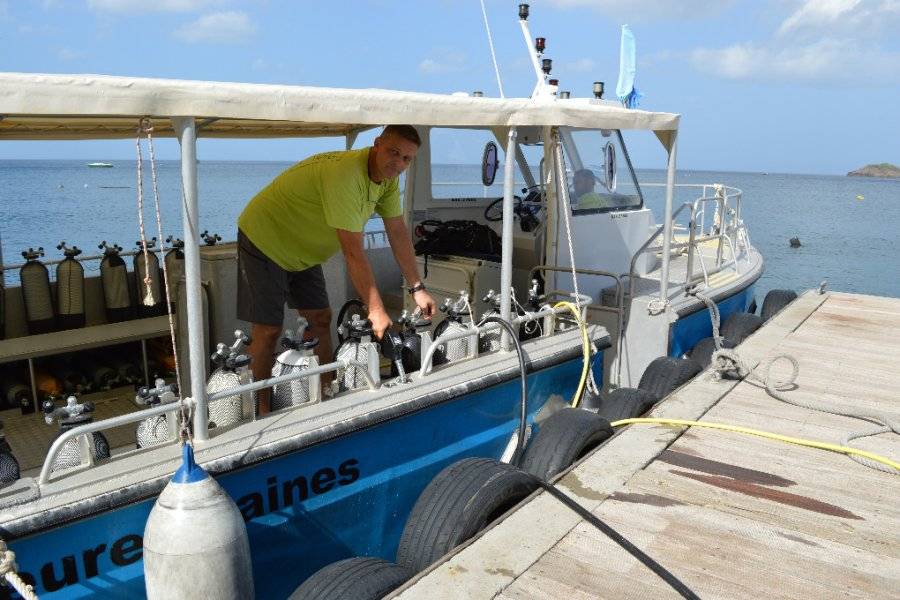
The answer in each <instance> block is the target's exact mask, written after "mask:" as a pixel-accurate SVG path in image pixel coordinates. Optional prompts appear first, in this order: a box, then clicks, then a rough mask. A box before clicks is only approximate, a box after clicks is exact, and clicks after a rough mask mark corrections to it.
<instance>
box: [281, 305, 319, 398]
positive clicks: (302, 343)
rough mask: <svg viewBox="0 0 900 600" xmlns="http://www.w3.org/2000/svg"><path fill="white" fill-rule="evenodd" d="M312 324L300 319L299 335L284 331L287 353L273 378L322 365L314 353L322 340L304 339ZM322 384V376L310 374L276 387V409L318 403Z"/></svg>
mask: <svg viewBox="0 0 900 600" xmlns="http://www.w3.org/2000/svg"><path fill="white" fill-rule="evenodd" d="M308 325H309V323H308V322H307V321H306V319H304V318H303V317H299V318H298V319H297V331H296V333H292V332H291V331H290V330H288V331H285V332H284V337H282V338H281V347H282V348H283V349H284V352H282V353H281V354H279V355H278V357H277V358H275V364H274V365H272V377H280V376H282V375H291V374H293V373H297V372H298V371H305V370H307V369H310V368H313V367H317V366H318V365H319V359H318V358H317V357H316V355H315V352H314V349H315V347H316V346H317V345H318V344H319V340H318V338H313V339H310V340H305V339H304V338H303V336H304V334H305V333H306V328H307V326H308ZM320 382H321V376H320V375H310V376H308V377H303V378H301V379H294V380H293V381H289V382H287V383H279V384H278V385H276V386H274V387H273V388H272V400H271V403H272V410H279V409H282V408H287V407H289V406H299V405H301V404H310V403H313V402H318V401H319V400H320V398H321V394H322V389H321V383H320Z"/></svg>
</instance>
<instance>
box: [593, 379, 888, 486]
mask: <svg viewBox="0 0 900 600" xmlns="http://www.w3.org/2000/svg"><path fill="white" fill-rule="evenodd" d="M582 379H583V378H582ZM632 424H644V425H669V426H672V427H706V428H708V429H721V430H723V431H734V432H737V433H745V434H747V435H755V436H759V437H763V438H768V439H770V440H777V441H779V442H785V443H787V444H796V445H798V446H807V447H809V448H818V449H819V450H828V451H830V452H838V453H840V454H855V455H857V456H862V457H864V458H868V459H869V460H874V461H875V462H878V463H881V464H884V465H887V466H889V467H892V468H894V469H897V470H898V471H900V463H898V462H896V461H893V460H891V459H889V458H886V457H884V456H881V455H879V454H875V453H874V452H868V451H866V450H859V449H857V448H851V447H850V446H839V445H837V444H829V443H826V442H816V441H813V440H805V439H803V438H795V437H789V436H786V435H780V434H777V433H771V432H768V431H760V430H759V429H750V428H748V427H739V426H737V425H727V424H725V423H707V422H703V421H687V420H684V419H656V418H652V417H648V418H643V419H622V420H620V421H613V422H612V423H610V425H612V426H613V427H621V426H622V425H632Z"/></svg>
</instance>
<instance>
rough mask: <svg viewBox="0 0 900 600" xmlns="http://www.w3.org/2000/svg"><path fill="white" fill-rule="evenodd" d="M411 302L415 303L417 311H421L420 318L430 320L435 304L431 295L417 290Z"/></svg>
mask: <svg viewBox="0 0 900 600" xmlns="http://www.w3.org/2000/svg"><path fill="white" fill-rule="evenodd" d="M413 300H414V301H415V303H416V306H418V307H419V310H421V311H422V316H423V317H424V318H426V319H430V318H431V317H433V316H434V311H435V304H434V298H432V297H431V294H429V293H428V292H427V291H425V290H419V291H418V292H416V293H415V294H413Z"/></svg>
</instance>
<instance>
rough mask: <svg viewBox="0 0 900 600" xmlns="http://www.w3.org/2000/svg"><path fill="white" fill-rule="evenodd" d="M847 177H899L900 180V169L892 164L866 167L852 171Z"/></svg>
mask: <svg viewBox="0 0 900 600" xmlns="http://www.w3.org/2000/svg"><path fill="white" fill-rule="evenodd" d="M847 175H849V176H851V177H897V178H900V167H898V166H896V165H892V164H890V163H881V164H877V165H866V166H865V167H863V168H862V169H857V170H855V171H850V172H849V173H847Z"/></svg>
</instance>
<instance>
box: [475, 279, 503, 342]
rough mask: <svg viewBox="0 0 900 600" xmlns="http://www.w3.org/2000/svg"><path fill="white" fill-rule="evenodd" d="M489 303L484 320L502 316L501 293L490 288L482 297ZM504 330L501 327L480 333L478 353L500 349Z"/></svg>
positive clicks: (483, 316) (482, 316)
mask: <svg viewBox="0 0 900 600" xmlns="http://www.w3.org/2000/svg"><path fill="white" fill-rule="evenodd" d="M481 301H482V302H484V303H485V304H487V305H488V307H489V308H488V310H487V311H486V312H485V313H484V314H483V315H481V320H482V322H483V321H484V319H486V318H488V317H499V316H500V294H498V293H497V292H495V291H494V290H488V293H487V294H485V295H484V297H483V298H482V299H481ZM502 332H503V330H502V329H501V328H500V327H497V328H496V329H491V330H489V331H484V332H481V333H479V334H478V353H479V354H483V353H485V352H494V351H496V350H499V349H500V337H501V335H502Z"/></svg>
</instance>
